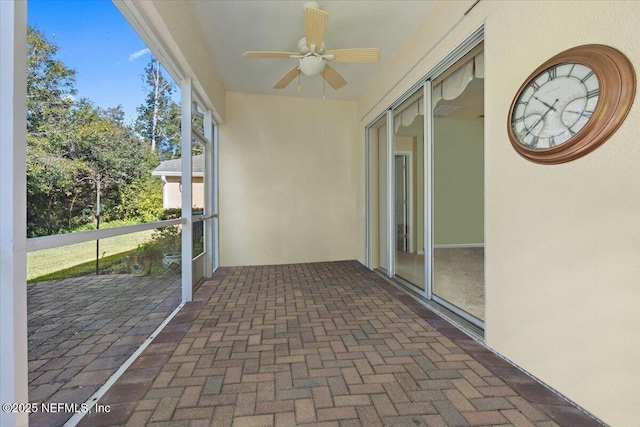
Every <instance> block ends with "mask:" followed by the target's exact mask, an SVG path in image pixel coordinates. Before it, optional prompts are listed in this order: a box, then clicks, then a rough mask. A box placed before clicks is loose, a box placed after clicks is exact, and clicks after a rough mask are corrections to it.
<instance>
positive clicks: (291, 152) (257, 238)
mask: <svg viewBox="0 0 640 427" xmlns="http://www.w3.org/2000/svg"><path fill="white" fill-rule="evenodd" d="M356 125H357V120H356V103H355V102H353V101H329V100H327V101H323V100H322V99H303V98H289V97H281V96H266V95H255V94H246V93H233V92H227V101H226V121H225V123H224V124H223V125H222V126H220V127H219V142H220V148H219V152H220V166H219V168H220V169H219V170H220V172H219V176H220V196H219V197H220V263H221V265H223V266H230V265H259V264H274V263H276V264H282V263H298V262H310V261H329V260H344V259H355V258H357V257H358V256H359V255H360V254H359V253H358V251H357V242H358V241H359V240H361V239H363V236H361V235H360V234H359V230H358V228H357V224H358V212H357V208H356V195H357V190H358V180H359V178H360V177H359V175H358V173H359V172H358V171H359V170H361V168H359V167H357V164H360V163H363V164H364V157H363V156H362V155H360V154H359V152H358V151H357V150H356V146H357V136H356V135H357V127H356Z"/></svg>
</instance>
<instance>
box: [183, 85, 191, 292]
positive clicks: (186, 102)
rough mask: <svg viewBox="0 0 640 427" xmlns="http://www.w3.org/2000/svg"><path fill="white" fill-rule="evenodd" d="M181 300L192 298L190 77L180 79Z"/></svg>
mask: <svg viewBox="0 0 640 427" xmlns="http://www.w3.org/2000/svg"><path fill="white" fill-rule="evenodd" d="M181 90H182V124H181V126H182V163H181V174H182V179H181V180H182V219H183V221H184V222H183V223H182V302H189V301H191V300H192V299H193V244H192V242H193V239H192V234H193V219H192V218H193V197H192V192H193V185H192V181H193V178H192V172H191V170H192V163H193V160H192V157H191V108H192V106H191V100H192V96H191V79H190V78H185V79H184V80H183V81H182V88H181Z"/></svg>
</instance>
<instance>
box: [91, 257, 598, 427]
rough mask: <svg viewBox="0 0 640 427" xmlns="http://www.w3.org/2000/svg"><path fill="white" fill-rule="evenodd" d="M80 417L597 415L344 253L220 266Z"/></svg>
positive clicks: (296, 421) (297, 421)
mask: <svg viewBox="0 0 640 427" xmlns="http://www.w3.org/2000/svg"><path fill="white" fill-rule="evenodd" d="M99 403H101V404H109V405H111V408H112V409H111V412H110V413H109V414H92V415H89V416H87V417H86V418H85V419H84V420H83V421H82V423H81V425H87V426H89V425H90V426H96V425H130V426H139V425H148V424H151V425H171V426H183V425H184V426H199V425H203V426H205V425H206V426H208V425H214V426H233V427H242V426H296V425H297V426H304V425H316V426H345V427H346V426H421V425H422V426H424V425H427V426H447V425H450V426H467V425H471V426H479V425H515V426H539V427H543V426H556V425H580V426H588V425H599V424H598V423H597V422H596V421H595V420H593V419H591V418H590V417H588V416H586V415H585V414H583V413H582V412H580V411H579V410H578V409H577V408H575V407H573V406H570V405H569V404H567V403H566V402H565V401H564V400H562V399H561V398H559V397H558V396H556V395H555V394H553V393H551V392H550V391H548V390H547V389H546V388H545V387H543V386H542V385H541V384H539V383H537V382H535V381H533V380H532V379H530V378H529V377H528V376H526V375H524V374H522V373H521V372H520V371H518V370H517V369H515V368H514V367H513V366H511V365H509V364H508V363H507V362H505V361H503V360H502V359H500V358H498V357H497V356H495V355H494V354H493V353H491V352H489V351H488V350H487V349H486V348H484V347H483V346H481V345H480V344H478V343H476V342H475V341H473V340H471V339H470V338H468V337H467V336H466V335H464V334H463V333H461V332H460V331H458V330H457V329H455V328H454V327H452V326H451V325H450V324H449V323H447V322H445V321H444V320H442V319H441V318H439V317H438V316H437V315H435V314H434V313H433V312H431V311H429V310H428V309H426V308H424V307H423V306H422V305H421V304H419V303H418V302H416V301H415V300H413V299H412V298H411V297H409V296H408V295H406V294H405V293H403V292H401V291H399V290H397V289H396V288H394V287H393V286H391V285H389V284H388V283H387V282H386V281H384V280H382V279H381V278H380V277H378V276H377V275H376V274H375V273H372V272H370V271H369V270H367V269H366V268H365V267H364V266H362V265H361V264H359V263H357V262H355V261H345V262H331V263H314V264H301V265H300V264H296V265H281V266H264V267H234V268H228V269H220V270H219V271H218V272H217V273H216V275H215V277H214V278H213V280H210V281H209V282H207V283H205V284H204V285H203V286H202V287H201V288H200V289H199V290H198V291H197V292H196V293H195V300H194V302H192V303H189V304H187V305H186V306H185V308H184V309H183V311H182V312H181V313H180V314H179V315H178V316H177V317H176V318H174V319H173V321H172V322H171V323H170V324H169V325H168V326H167V328H166V329H165V330H164V331H163V332H162V333H161V334H160V335H159V336H158V337H157V338H156V340H155V341H154V342H153V344H151V346H149V348H148V349H147V350H146V351H145V352H144V353H143V355H142V357H141V358H140V359H139V360H138V361H137V362H136V363H135V364H134V365H133V366H132V367H131V368H130V369H129V370H128V371H127V373H125V375H124V376H123V377H122V378H121V379H120V380H119V381H118V383H116V385H115V386H114V387H113V388H112V389H111V390H110V391H109V392H108V393H107V395H105V396H104V398H103V399H102V400H101V401H100V402H99Z"/></svg>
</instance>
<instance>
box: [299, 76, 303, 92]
mask: <svg viewBox="0 0 640 427" xmlns="http://www.w3.org/2000/svg"><path fill="white" fill-rule="evenodd" d="M301 74H302V73H298V92H300V75H301Z"/></svg>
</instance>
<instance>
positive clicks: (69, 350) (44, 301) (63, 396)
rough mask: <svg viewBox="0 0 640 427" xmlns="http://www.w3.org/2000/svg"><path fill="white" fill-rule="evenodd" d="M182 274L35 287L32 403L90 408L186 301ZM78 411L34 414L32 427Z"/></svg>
mask: <svg viewBox="0 0 640 427" xmlns="http://www.w3.org/2000/svg"><path fill="white" fill-rule="evenodd" d="M180 300H181V294H180V276H178V275H175V274H172V273H169V274H164V275H161V276H144V277H135V276H131V275H128V274H117V275H104V276H84V277H76V278H70V279H63V280H51V281H47V282H41V283H36V284H33V285H29V286H28V288H27V315H28V338H29V341H28V342H29V400H30V401H31V402H43V403H49V404H51V403H78V404H80V403H83V402H85V401H86V400H87V398H89V396H91V395H92V394H93V393H94V392H95V391H96V390H97V389H98V388H99V387H100V386H101V385H102V384H104V382H105V381H106V380H107V379H108V378H109V377H110V376H111V375H112V374H113V373H114V372H115V371H116V370H117V369H118V367H120V365H122V363H123V362H124V361H125V360H126V359H127V358H128V357H129V356H130V355H131V354H133V353H134V352H135V350H136V349H137V348H138V347H139V346H140V344H141V343H142V342H143V341H144V340H146V339H147V338H148V337H149V336H150V335H151V333H152V332H153V331H154V330H155V329H156V328H157V327H158V326H159V325H160V324H161V323H162V322H163V321H164V319H166V318H167V316H168V315H169V314H170V313H171V312H172V311H173V310H174V309H175V308H176V307H177V306H178V305H179V304H180ZM71 415H72V413H68V412H60V413H50V414H44V413H34V414H31V415H30V416H29V423H30V425H32V426H54V425H62V424H63V423H64V422H65V421H66V420H67V419H68V418H70V417H71Z"/></svg>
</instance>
